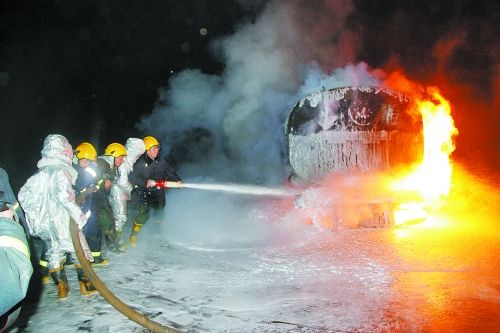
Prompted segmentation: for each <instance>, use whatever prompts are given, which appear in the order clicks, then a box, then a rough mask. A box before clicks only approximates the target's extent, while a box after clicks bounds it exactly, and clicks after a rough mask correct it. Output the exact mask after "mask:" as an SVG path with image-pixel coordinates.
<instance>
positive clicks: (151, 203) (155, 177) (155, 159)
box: [129, 136, 182, 246]
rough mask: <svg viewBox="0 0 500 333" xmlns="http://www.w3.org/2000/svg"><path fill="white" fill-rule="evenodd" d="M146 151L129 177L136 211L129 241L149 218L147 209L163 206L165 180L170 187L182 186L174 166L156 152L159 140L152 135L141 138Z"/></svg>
mask: <svg viewBox="0 0 500 333" xmlns="http://www.w3.org/2000/svg"><path fill="white" fill-rule="evenodd" d="M143 141H144V148H145V149H146V152H145V153H144V154H143V155H142V156H141V157H140V158H139V159H138V160H137V162H135V164H134V167H133V170H132V172H131V173H130V175H129V181H130V183H131V184H132V185H133V187H134V189H133V190H132V202H133V203H134V205H136V206H137V209H138V213H137V215H136V216H135V218H134V219H133V226H132V232H131V234H130V238H129V242H130V244H131V245H132V246H135V245H136V244H137V234H138V233H139V231H140V230H141V228H142V226H143V225H144V224H145V223H146V222H147V220H148V218H149V213H150V209H151V208H153V209H155V210H157V209H163V207H164V206H165V189H166V186H165V184H166V182H167V181H168V182H169V184H170V186H171V187H182V182H181V179H180V178H179V176H178V175H177V174H176V173H175V171H174V169H173V168H172V167H171V166H170V164H168V163H167V161H166V160H165V159H163V158H162V157H161V156H159V152H160V143H159V142H158V140H157V139H156V138H154V137H152V136H146V137H145V138H144V139H143Z"/></svg>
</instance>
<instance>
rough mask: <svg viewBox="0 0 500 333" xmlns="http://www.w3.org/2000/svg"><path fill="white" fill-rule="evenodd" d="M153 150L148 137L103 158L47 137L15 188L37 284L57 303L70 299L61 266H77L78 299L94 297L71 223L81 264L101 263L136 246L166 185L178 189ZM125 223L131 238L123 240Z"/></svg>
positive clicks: (85, 146)
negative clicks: (32, 247) (32, 246)
mask: <svg viewBox="0 0 500 333" xmlns="http://www.w3.org/2000/svg"><path fill="white" fill-rule="evenodd" d="M159 152H160V143H159V141H158V140H157V139H156V138H154V137H152V136H146V137H145V138H144V139H138V138H129V139H128V140H127V142H126V144H125V145H122V144H120V143H116V142H115V143H111V144H109V145H108V146H107V147H106V149H105V150H104V154H103V155H101V156H98V154H97V151H96V149H95V147H94V146H93V145H92V144H91V143H89V142H83V143H80V144H79V145H77V146H76V148H75V149H73V147H72V145H71V144H70V143H69V141H68V140H67V139H66V138H65V137H64V136H62V135H59V134H50V135H48V136H47V137H46V138H45V140H44V143H43V148H42V151H41V159H40V160H39V161H38V163H37V167H38V170H37V171H36V172H35V174H33V175H32V176H31V177H29V178H28V180H27V181H26V183H25V184H24V185H23V186H22V187H21V189H20V191H19V193H18V201H19V204H20V208H22V213H23V214H24V216H23V220H25V221H23V222H25V223H24V224H25V229H27V232H29V236H28V237H30V238H31V239H32V240H33V242H37V243H38V244H39V246H38V247H37V248H40V251H37V252H40V253H39V258H37V259H39V265H40V273H41V274H40V276H41V279H42V281H44V282H46V281H50V279H52V280H53V281H54V283H55V285H56V286H57V293H58V297H59V298H66V297H67V296H68V293H69V285H68V279H67V277H66V272H65V270H64V266H65V265H70V264H71V265H72V264H74V265H75V267H76V272H77V278H78V281H79V286H80V293H81V294H82V295H88V294H92V293H94V292H96V289H95V286H94V285H93V284H92V283H91V282H90V280H89V279H88V277H87V276H86V274H85V272H84V270H83V269H82V267H81V265H80V263H79V262H78V258H77V257H76V255H75V250H74V247H73V244H72V240H71V234H70V221H71V219H72V220H74V221H75V222H76V224H77V226H78V229H79V236H80V242H81V244H82V247H83V249H84V253H85V256H86V258H87V259H88V260H89V261H91V262H92V263H93V265H105V264H107V262H108V259H107V258H104V257H103V254H102V253H103V252H102V250H104V248H107V250H108V251H114V252H124V251H126V248H127V245H128V244H130V245H131V246H135V245H136V243H137V234H138V233H139V231H140V230H141V228H142V226H143V225H144V224H145V223H146V222H147V221H148V219H149V217H150V213H151V210H152V209H153V210H157V209H161V208H163V207H164V206H165V190H166V187H167V186H168V187H177V188H179V187H182V185H183V184H182V182H181V180H180V178H179V176H178V175H177V174H176V173H175V171H174V169H173V168H172V167H171V166H170V165H169V164H168V163H167V162H166V160H165V159H164V158H162V157H161V156H160V155H159ZM166 184H168V185H166ZM0 194H1V193H0ZM5 210H7V208H5ZM127 220H129V221H130V223H131V226H130V227H131V233H130V234H129V235H127V236H128V237H126V238H125V239H124V237H123V236H122V230H123V228H124V226H125V225H126V223H127ZM127 240H128V244H127ZM0 245H1V244H0ZM2 247H3V246H0V248H2ZM29 275H30V276H31V272H30V274H29ZM24 293H26V291H25V290H24ZM0 331H1V330H0Z"/></svg>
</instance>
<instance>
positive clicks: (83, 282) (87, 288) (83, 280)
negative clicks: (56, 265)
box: [76, 267, 97, 296]
mask: <svg viewBox="0 0 500 333" xmlns="http://www.w3.org/2000/svg"><path fill="white" fill-rule="evenodd" d="M76 275H77V276H78V284H79V285H80V294H81V295H83V296H88V295H92V294H95V293H96V292H97V290H96V289H95V286H94V285H93V284H92V282H90V280H89V279H88V277H87V275H86V274H85V271H84V270H83V268H81V267H77V268H76Z"/></svg>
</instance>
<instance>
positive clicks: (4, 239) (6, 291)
mask: <svg viewBox="0 0 500 333" xmlns="http://www.w3.org/2000/svg"><path fill="white" fill-rule="evenodd" d="M9 186H10V185H9ZM6 197H7V195H4V192H3V191H0V269H1V271H2V283H0V295H2V296H1V297H0V332H3V331H4V330H5V329H7V328H8V327H9V326H11V325H12V323H13V322H14V321H15V320H16V318H17V316H18V315H19V312H20V310H21V302H22V300H23V299H24V297H25V296H26V291H27V290H28V285H29V281H30V278H31V274H33V267H32V265H31V261H30V251H29V247H28V242H27V239H26V234H25V232H24V230H23V227H22V226H21V225H20V224H19V223H18V222H17V221H15V219H14V215H15V208H14V207H12V206H9V205H8V204H7V202H6V201H5V198H6Z"/></svg>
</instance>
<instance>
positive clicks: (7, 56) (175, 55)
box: [0, 0, 499, 190]
mask: <svg viewBox="0 0 500 333" xmlns="http://www.w3.org/2000/svg"><path fill="white" fill-rule="evenodd" d="M292 2H296V3H302V4H306V5H309V4H311V6H314V4H318V3H323V2H326V1H319V0H312V1H292ZM249 3H251V5H249ZM353 3H354V6H355V9H356V10H355V11H354V12H353V14H352V15H351V16H350V17H349V19H348V27H349V28H350V29H352V30H353V31H355V32H356V33H358V34H359V35H360V36H361V39H362V40H361V42H360V50H359V52H358V56H357V59H353V61H361V60H363V61H366V62H368V63H369V64H370V65H371V66H373V67H378V66H384V65H385V66H387V64H390V63H391V62H393V61H394V60H396V61H397V62H398V63H400V64H402V65H403V67H405V68H406V69H407V70H408V72H409V73H410V74H412V75H413V76H414V77H416V78H417V79H422V80H425V79H427V78H428V76H429V74H428V73H431V72H433V70H434V69H435V67H436V66H437V65H438V64H436V61H435V59H433V57H432V54H431V52H430V51H429V49H428V48H426V46H427V45H432V44H433V43H435V42H436V40H437V39H438V38H439V36H443V35H446V34H450V33H452V32H453V31H455V30H456V29H461V28H463V29H466V30H467V31H468V32H469V34H467V35H466V37H465V38H466V39H467V40H466V42H465V43H463V45H462V46H461V47H460V48H458V49H457V50H456V51H455V52H454V54H453V56H452V57H451V59H450V61H449V62H448V63H447V65H446V66H447V67H448V69H449V72H450V73H453V75H454V77H453V78H454V80H455V81H457V82H459V83H460V82H468V83H469V84H471V86H472V87H474V88H473V89H476V91H477V94H478V95H479V97H480V98H482V99H484V100H487V101H491V103H493V102H494V101H493V100H494V99H495V98H497V97H495V92H494V91H493V90H494V88H493V87H494V86H495V85H494V84H492V82H494V81H495V82H496V81H497V80H498V78H497V76H498V72H499V70H498V68H499V67H498V53H499V52H497V51H498V46H499V43H498V37H497V36H498V35H499V31H498V30H499V21H498V18H499V15H498V6H497V5H496V1H481V2H479V1H404V0H401V1H371V0H357V1H354V2H353ZM264 5H265V1H256V2H252V1H239V2H238V1H235V0H233V1H231V0H184V1H174V0H162V1H160V0H150V1H144V0H112V1H66V0H44V1H19V0H18V1H15V0H4V1H2V5H0V8H1V21H0V110H1V112H2V118H3V119H2V122H1V129H2V144H1V145H0V164H1V165H2V166H3V167H4V168H5V169H7V171H8V172H9V174H10V175H11V183H12V184H13V187H14V188H15V189H16V190H17V189H18V188H19V186H21V185H22V183H24V181H25V179H26V178H27V177H28V176H29V175H30V174H31V173H32V172H33V171H34V170H35V169H36V161H37V160H38V159H39V156H40V154H39V152H40V149H41V147H42V142H43V139H44V137H45V136H46V135H47V134H49V133H59V134H63V135H65V136H66V137H67V138H68V139H69V140H70V142H71V143H72V144H78V143H79V142H81V141H87V140H88V141H91V142H93V143H95V144H96V145H97V146H98V148H99V149H100V150H102V149H104V147H105V146H106V145H107V144H108V143H110V142H112V141H118V142H124V141H125V139H126V138H128V137H130V136H141V135H142V133H138V131H137V129H136V128H135V126H134V125H135V124H136V123H137V122H138V120H139V119H140V117H141V115H144V114H148V113H150V112H151V110H152V109H153V107H154V104H155V101H156V99H157V89H158V88H160V87H165V86H167V84H168V79H169V76H170V75H172V73H175V72H179V71H182V70H184V69H186V68H199V69H201V70H202V71H204V72H206V73H220V72H221V71H222V70H223V64H222V63H220V62H218V61H217V60H216V59H215V58H214V57H213V56H212V55H211V52H210V51H209V48H208V45H209V41H210V40H211V39H212V38H214V37H217V36H221V35H227V34H231V33H232V32H233V31H234V29H235V27H236V26H237V24H239V23H240V22H243V21H248V20H253V19H254V18H255V17H256V16H257V15H258V13H259V11H260V10H261V9H262V8H263V6H264ZM298 8H300V6H298ZM202 28H206V29H207V31H208V34H207V35H202V34H200V29H202ZM495 50H496V51H495ZM456 68H461V69H462V70H460V71H454V70H453V69H456ZM497 106H498V105H497ZM494 112H495V111H494ZM493 119H495V120H497V119H498V117H497V115H496V114H495V115H493Z"/></svg>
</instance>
